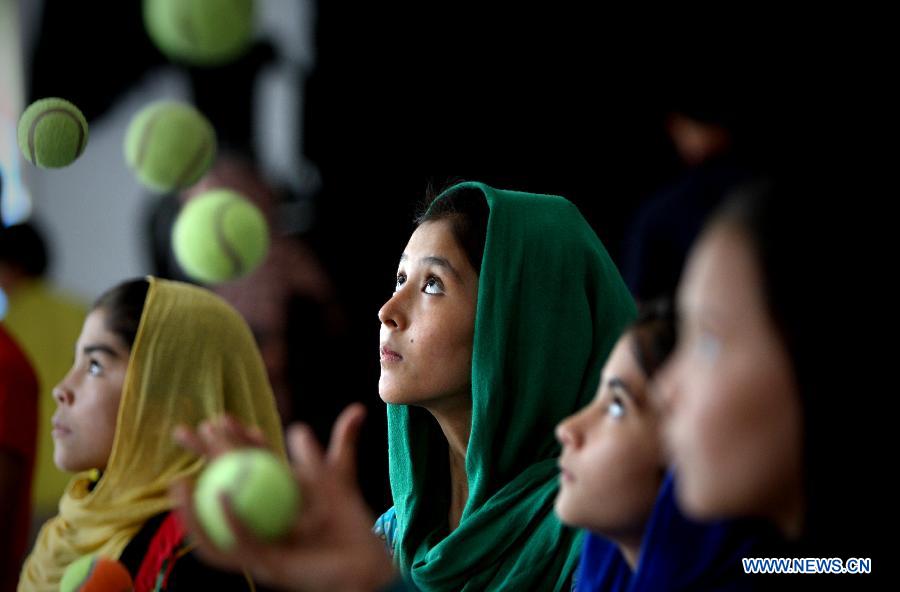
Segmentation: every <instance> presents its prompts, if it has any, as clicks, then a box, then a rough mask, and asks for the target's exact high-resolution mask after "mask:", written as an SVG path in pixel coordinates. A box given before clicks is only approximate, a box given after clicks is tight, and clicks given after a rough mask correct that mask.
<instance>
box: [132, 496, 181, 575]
mask: <svg viewBox="0 0 900 592" xmlns="http://www.w3.org/2000/svg"><path fill="white" fill-rule="evenodd" d="M184 536H185V530H184V527H183V526H182V524H181V522H179V520H178V518H177V517H176V516H175V513H174V512H170V513H169V515H168V516H166V519H165V520H163V522H162V524H160V525H159V529H158V530H157V531H156V534H155V535H153V540H152V541H150V547H149V548H148V549H147V554H146V555H145V556H144V561H143V563H141V568H140V570H138V574H137V577H136V578H135V579H134V592H152V591H153V590H154V589H155V587H156V580H157V579H158V578H159V574H160V573H163V570H164V569H165V573H163V589H165V583H166V582H167V581H168V579H169V574H171V573H172V568H173V567H174V566H175V554H176V553H177V552H178V550H179V549H180V548H181V543H182V542H183V541H184Z"/></svg>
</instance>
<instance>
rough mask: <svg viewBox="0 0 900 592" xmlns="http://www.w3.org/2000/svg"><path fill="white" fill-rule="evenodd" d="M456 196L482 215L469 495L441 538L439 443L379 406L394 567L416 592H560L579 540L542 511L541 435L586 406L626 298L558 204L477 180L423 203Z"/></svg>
mask: <svg viewBox="0 0 900 592" xmlns="http://www.w3.org/2000/svg"><path fill="white" fill-rule="evenodd" d="M461 188H470V189H471V188H475V189H478V190H480V191H481V192H483V193H484V197H485V199H486V200H487V204H488V207H489V208H490V216H489V219H488V225H487V236H486V241H485V246H484V258H483V260H482V264H481V274H480V277H479V282H478V305H477V310H476V318H475V340H474V344H473V353H472V430H471V435H470V437H469V445H468V450H467V452H466V473H467V476H468V482H469V498H468V501H467V503H466V505H465V508H464V509H463V513H462V518H461V520H460V523H459V527H458V528H456V529H455V530H454V531H453V532H452V533H449V534H448V522H447V513H448V509H449V506H448V500H449V489H450V486H449V469H448V460H447V458H448V452H447V444H446V440H445V439H444V437H443V434H442V433H441V431H440V428H439V427H438V425H437V422H436V421H435V420H434V419H433V418H431V417H430V415H429V414H428V412H427V411H425V410H424V409H422V408H418V407H410V406H406V405H388V406H387V407H388V408H387V414H388V442H389V456H390V476H391V490H392V493H393V497H394V509H395V512H396V517H397V531H396V538H395V541H396V543H395V545H396V546H395V559H396V561H397V564H398V565H399V566H400V568H401V570H403V572H404V574H405V575H406V577H408V578H409V579H410V580H411V581H412V582H413V583H414V584H415V585H416V586H418V587H419V588H421V589H423V590H484V589H504V590H562V589H564V588H565V586H566V585H568V584H569V578H570V576H571V575H572V572H573V571H574V569H575V567H576V564H577V561H578V556H579V553H580V551H581V545H580V543H581V536H580V534H579V533H578V532H577V531H575V530H574V529H571V528H568V527H566V526H564V525H563V524H562V523H560V521H559V520H558V518H557V517H556V515H555V513H554V511H553V503H554V499H555V497H556V492H557V489H558V486H559V483H558V475H559V470H558V468H557V459H558V456H559V453H560V447H559V444H558V443H557V441H556V439H555V437H554V429H555V427H556V424H557V423H558V422H559V421H560V420H562V419H563V418H565V417H566V416H568V415H570V414H572V413H574V412H575V411H577V410H578V409H580V408H581V407H583V406H585V405H586V404H587V403H588V402H589V401H590V400H591V399H592V398H593V395H594V392H595V389H596V387H597V383H598V381H599V378H600V370H601V368H602V366H603V364H604V362H605V361H606V357H607V355H608V354H609V352H610V350H611V349H612V347H613V345H614V344H615V342H616V340H617V339H618V337H619V335H620V333H621V332H622V330H623V329H624V328H625V327H626V325H628V324H629V323H630V322H631V321H632V320H633V319H634V317H635V314H636V312H635V306H634V302H633V300H632V298H631V295H630V294H629V292H628V289H627V288H626V286H625V284H624V282H623V281H622V278H621V277H620V275H619V272H618V270H617V269H616V267H615V265H614V264H613V262H612V260H611V259H610V258H609V255H608V254H607V253H606V249H604V247H603V244H602V243H601V242H600V239H599V238H597V235H596V234H595V233H594V231H593V230H592V229H591V227H590V226H589V225H588V223H587V222H586V221H585V220H584V218H583V217H582V216H581V214H580V213H579V212H578V209H577V208H576V207H575V205H574V204H572V203H571V202H569V201H567V200H566V199H564V198H562V197H556V196H550V195H534V194H528V193H519V192H514V191H501V190H497V189H493V188H491V187H488V186H487V185H484V184H481V183H461V184H459V185H455V186H454V187H451V188H450V189H448V190H447V191H445V192H444V193H443V194H441V195H440V196H439V197H438V199H437V200H436V202H437V201H439V200H440V199H443V198H444V197H446V196H447V195H448V194H450V193H452V192H454V191H456V190H458V189H461ZM436 202H435V203H436ZM432 207H433V206H432Z"/></svg>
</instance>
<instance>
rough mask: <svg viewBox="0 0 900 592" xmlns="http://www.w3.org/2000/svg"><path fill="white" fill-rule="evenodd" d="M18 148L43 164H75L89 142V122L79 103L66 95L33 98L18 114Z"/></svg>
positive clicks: (33, 162)
mask: <svg viewBox="0 0 900 592" xmlns="http://www.w3.org/2000/svg"><path fill="white" fill-rule="evenodd" d="M18 132H19V149H20V150H21V151H22V154H23V155H24V156H25V159H26V160H27V161H28V162H30V163H31V164H33V165H36V166H39V167H43V168H60V167H64V166H68V165H70V164H72V163H73V162H74V161H75V159H76V158H78V157H79V156H81V153H82V152H84V147H85V146H87V142H88V124H87V120H86V119H85V118H84V115H82V114H81V111H79V110H78V107H76V106H75V105H73V104H72V103H70V102H69V101H67V100H65V99H58V98H49V99H40V100H39V101H35V102H33V103H32V104H31V105H29V106H28V108H27V109H25V112H24V113H22V116H21V117H20V118H19V130H18Z"/></svg>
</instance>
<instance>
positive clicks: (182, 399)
mask: <svg viewBox="0 0 900 592" xmlns="http://www.w3.org/2000/svg"><path fill="white" fill-rule="evenodd" d="M54 397H55V399H56V401H57V411H56V414H55V415H54V417H53V438H54V444H55V451H54V460H55V462H56V464H57V465H58V466H59V467H60V468H62V469H63V470H66V471H70V472H74V473H76V474H75V476H74V477H73V478H72V480H71V482H70V483H69V485H68V487H67V488H66V492H65V494H64V495H63V497H62V499H61V500H60V503H59V514H58V515H57V516H56V517H54V518H52V519H50V520H49V521H48V522H47V523H46V524H45V525H44V526H43V528H42V529H41V532H40V534H39V535H38V539H37V542H36V544H35V547H34V549H33V550H32V552H31V555H30V556H29V557H28V559H27V561H26V563H25V566H24V568H23V570H22V575H21V579H20V581H19V590H20V591H26V590H28V591H31V590H36V591H44V590H47V591H49V590H57V589H58V587H59V581H60V578H61V576H62V574H63V571H64V570H65V569H66V567H67V566H68V565H69V564H71V563H72V562H73V561H75V560H76V559H78V558H79V557H82V556H84V555H89V554H99V555H103V556H106V557H111V558H113V559H118V560H120V561H121V562H122V563H123V564H124V565H125V566H126V568H128V569H129V571H130V572H131V574H132V577H133V578H134V580H135V590H140V589H143V586H144V585H146V584H147V583H148V582H150V585H151V587H155V586H156V585H157V584H159V583H160V582H161V583H162V586H161V587H160V588H158V589H163V590H174V589H179V588H180V589H182V590H183V589H193V586H194V582H201V581H202V583H203V585H204V586H210V587H212V588H215V589H252V582H249V581H248V580H246V579H245V578H244V577H242V576H235V575H228V574H224V573H222V572H217V571H216V570H214V569H212V568H209V567H206V566H204V565H203V564H200V563H199V562H197V561H195V560H194V559H193V557H192V554H191V553H190V548H189V547H188V546H187V545H186V541H185V537H184V530H183V528H182V527H181V526H180V524H179V523H178V521H177V520H176V519H175V518H174V514H171V513H170V510H172V509H173V507H174V503H173V502H172V500H171V499H170V497H169V487H170V485H171V484H172V483H173V482H174V481H176V480H179V479H182V478H190V477H192V476H195V475H196V474H197V473H198V472H199V471H200V470H201V469H202V467H203V462H204V461H203V459H202V458H199V457H197V456H196V455H194V454H192V453H190V452H188V451H186V450H184V449H183V448H181V447H180V446H178V445H177V444H176V443H175V442H174V441H173V440H172V437H171V434H172V431H173V429H174V428H175V426H176V425H178V424H187V425H191V426H193V425H197V424H198V423H200V422H201V421H202V420H204V419H206V418H211V417H215V416H218V415H221V414H223V413H228V414H230V415H233V416H235V417H238V418H240V419H241V420H242V421H243V422H244V423H246V424H249V425H254V426H258V427H259V429H260V431H261V432H262V434H264V436H265V439H266V440H267V444H268V445H269V446H270V447H271V448H273V449H274V450H275V451H276V452H278V453H279V454H281V455H282V456H283V455H284V447H283V440H282V433H281V427H280V421H279V418H278V414H277V411H276V408H275V401H274V397H273V396H272V390H271V388H270V386H269V383H268V381H267V378H266V374H265V368H264V367H263V363H262V360H261V358H260V355H259V352H258V350H257V348H256V345H255V343H254V341H253V337H252V335H251V333H250V330H249V328H248V327H247V325H246V323H245V322H244V321H243V319H242V318H241V317H240V316H239V315H238V314H237V312H236V311H235V310H234V309H232V308H231V307H230V306H229V305H228V304H226V303H225V302H224V301H222V300H221V299H220V298H218V297H217V296H215V295H213V294H212V293H211V292H209V291H207V290H204V289H202V288H197V287H194V286H190V285H187V284H181V283H177V282H169V281H164V280H159V279H155V278H147V279H146V280H135V281H131V282H126V283H124V284H122V285H120V286H117V287H116V288H113V289H112V290H110V291H109V292H107V293H106V294H104V295H103V296H101V297H100V298H99V299H98V300H97V302H96V303H95V305H94V307H93V308H92V310H91V312H90V314H89V315H88V317H87V319H86V320H85V323H84V328H83V329H82V332H81V336H80V337H79V340H78V343H77V345H76V351H75V362H74V364H73V366H72V369H71V370H70V371H69V373H68V374H67V375H66V376H65V378H63V380H62V381H61V382H60V383H59V384H58V385H57V386H56V388H55V389H54Z"/></svg>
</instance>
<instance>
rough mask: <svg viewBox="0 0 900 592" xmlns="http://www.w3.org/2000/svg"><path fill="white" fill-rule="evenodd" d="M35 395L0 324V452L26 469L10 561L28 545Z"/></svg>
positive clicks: (34, 384)
mask: <svg viewBox="0 0 900 592" xmlns="http://www.w3.org/2000/svg"><path fill="white" fill-rule="evenodd" d="M38 393H39V391H38V381H37V377H36V375H35V373H34V370H33V369H32V367H31V364H30V363H29V362H28V358H26V357H25V354H24V353H23V352H22V350H21V349H19V346H18V345H17V344H16V342H15V341H13V339H12V337H11V336H10V335H9V333H7V332H6V330H5V329H4V328H3V326H2V325H0V450H3V451H4V452H12V453H13V454H15V455H17V456H19V457H21V458H22V459H23V460H24V461H25V466H26V478H25V479H22V480H20V483H19V485H20V486H19V492H18V495H19V502H20V507H22V508H23V509H24V510H23V511H21V512H16V517H15V521H14V524H13V532H12V539H11V540H12V541H13V547H12V551H13V555H12V558H11V559H12V560H13V561H15V562H18V561H19V560H20V559H21V558H22V557H24V555H25V551H26V546H27V545H28V528H29V522H30V521H31V480H32V477H33V474H34V455H35V449H36V447H37V427H38V426H37V422H38ZM0 511H4V512H5V511H9V508H0ZM0 536H6V535H5V534H0ZM2 560H3V558H0V561H2ZM17 564H18V563H17Z"/></svg>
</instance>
